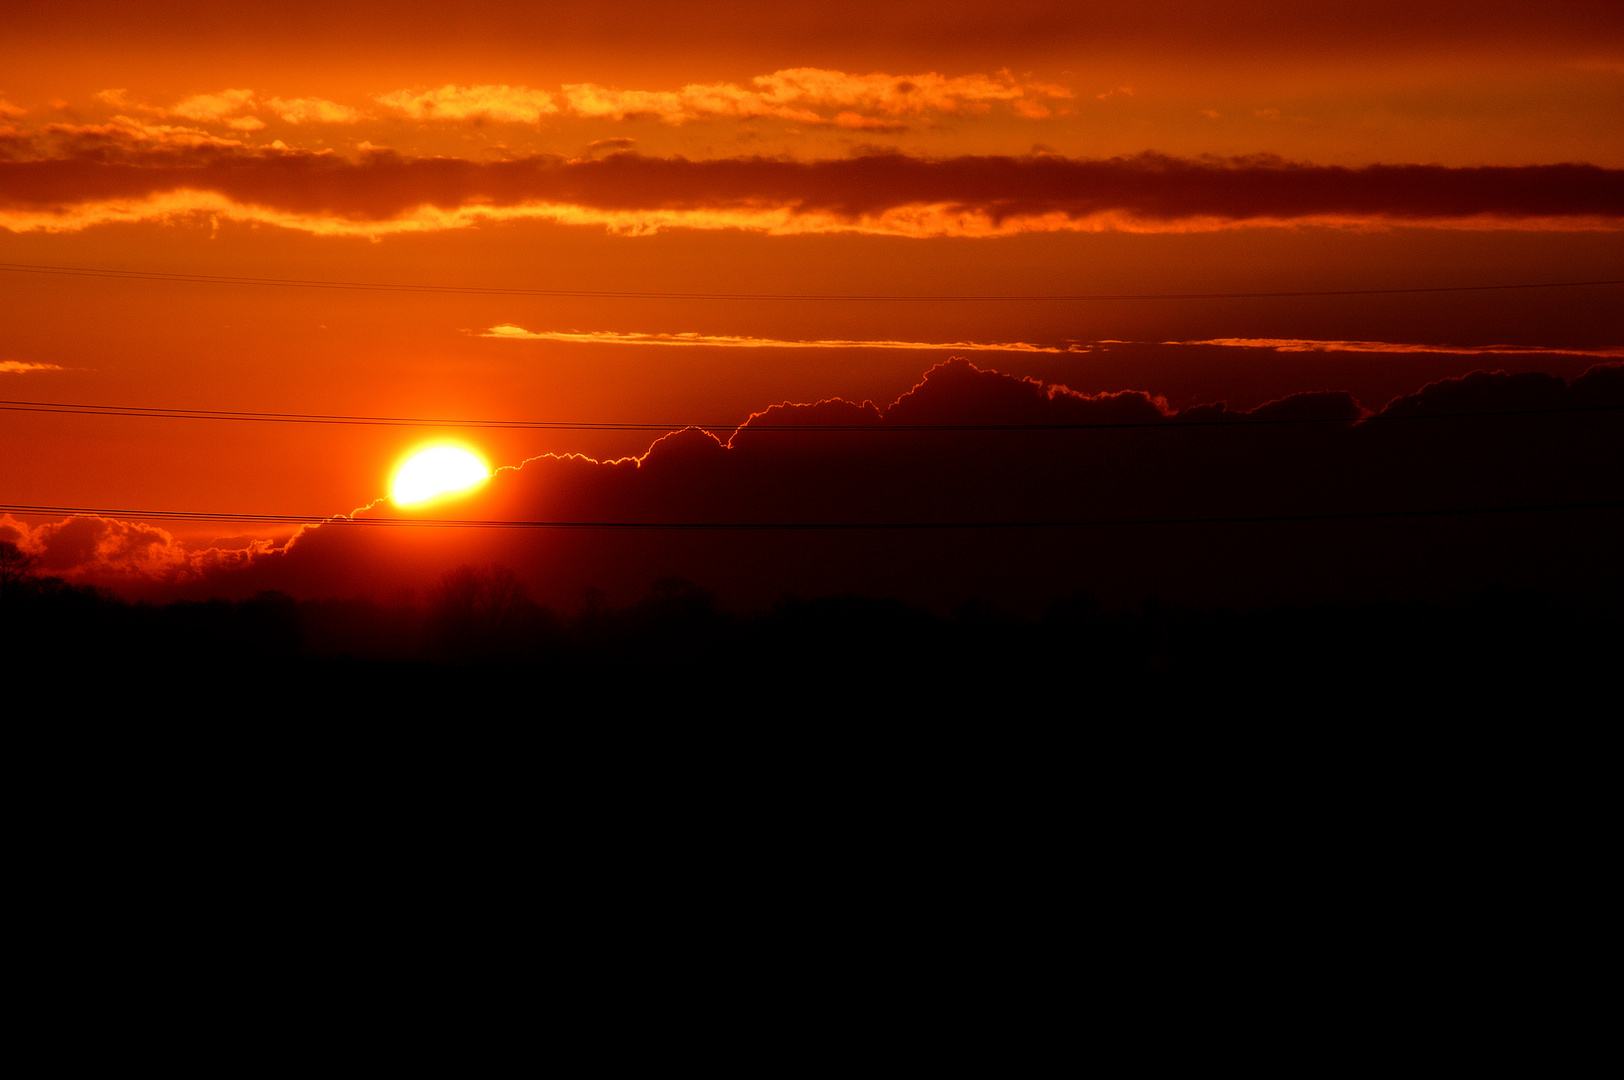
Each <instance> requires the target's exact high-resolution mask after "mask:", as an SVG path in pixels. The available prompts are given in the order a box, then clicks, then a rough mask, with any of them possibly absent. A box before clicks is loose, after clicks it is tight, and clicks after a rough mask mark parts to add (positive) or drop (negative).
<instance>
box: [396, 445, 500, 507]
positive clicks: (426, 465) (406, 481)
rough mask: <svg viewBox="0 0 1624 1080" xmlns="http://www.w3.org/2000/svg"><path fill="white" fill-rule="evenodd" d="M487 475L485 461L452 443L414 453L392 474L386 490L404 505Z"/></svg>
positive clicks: (455, 489) (454, 489)
mask: <svg viewBox="0 0 1624 1080" xmlns="http://www.w3.org/2000/svg"><path fill="white" fill-rule="evenodd" d="M489 476H490V470H489V469H487V468H486V467H485V463H484V462H483V461H481V460H479V458H477V457H475V456H474V455H473V454H470V453H469V452H468V451H466V450H464V449H462V448H460V447H456V446H434V447H430V448H429V449H427V450H424V451H422V452H421V453H418V454H415V455H414V456H413V457H412V458H411V459H410V460H409V461H407V462H406V464H404V465H402V466H401V467H400V469H399V470H398V471H397V472H396V473H395V482H394V486H393V488H392V490H391V492H390V494H391V496H393V498H394V500H395V502H396V504H397V505H400V506H408V505H411V504H412V503H420V502H423V501H424V500H426V499H432V498H433V497H434V496H436V495H441V494H444V493H445V492H448V491H461V490H463V489H464V488H470V487H473V486H474V485H475V484H477V483H479V482H480V481H482V480H484V479H486V478H487V477H489Z"/></svg>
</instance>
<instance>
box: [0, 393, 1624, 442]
mask: <svg viewBox="0 0 1624 1080" xmlns="http://www.w3.org/2000/svg"><path fill="white" fill-rule="evenodd" d="M1620 410H1624V405H1584V406H1575V407H1571V408H1561V409H1499V410H1492V411H1484V412H1462V413H1414V414H1396V415H1387V414H1376V415H1373V416H1366V417H1362V418H1361V417H1337V416H1332V417H1307V418H1304V417H1280V418H1276V417H1260V418H1257V419H1252V418H1249V416H1248V414H1245V413H1227V414H1225V417H1224V418H1223V419H1212V420H1183V419H1180V418H1179V416H1178V414H1174V415H1173V416H1170V417H1168V418H1167V419H1165V420H1144V421H1127V422H1122V423H1098V424H883V423H882V424H804V425H790V424H781V425H775V424H750V425H749V426H748V427H746V426H745V424H741V423H738V422H732V423H724V424H695V423H686V424H629V423H628V424H619V423H602V422H596V421H574V420H484V419H468V418H462V419H450V418H438V419H436V418H430V417H413V416H344V415H331V414H323V413H269V412H239V411H235V410H230V409H179V408H158V407H153V408H148V407H145V406H139V405H88V404H82V403H77V402H62V401H8V400H0V411H6V412H32V413H54V414H64V415H74V416H123V417H134V418H138V419H151V420H231V421H239V422H244V423H265V424H353V425H362V426H380V427H443V428H476V429H497V430H502V429H510V430H541V431H662V432H672V431H682V430H685V429H687V428H699V429H702V430H706V431H738V430H747V431H750V432H752V433H759V432H770V433H774V434H797V433H801V432H908V431H919V432H930V431H1084V430H1091V429H1133V428H1156V429H1165V430H1170V431H1174V430H1178V429H1180V428H1194V427H1222V428H1240V427H1255V426H1263V425H1268V426H1273V425H1279V424H1353V423H1360V424H1365V423H1371V422H1375V421H1390V420H1461V419H1472V418H1477V417H1502V416H1553V415H1564V414H1570V413H1575V414H1576V413H1593V412H1617V411H1620ZM745 423H746V424H747V423H748V421H746V422H745Z"/></svg>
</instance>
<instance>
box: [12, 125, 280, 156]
mask: <svg viewBox="0 0 1624 1080" xmlns="http://www.w3.org/2000/svg"><path fill="white" fill-rule="evenodd" d="M255 123H256V124H257V125H258V126H259V127H264V126H265V125H263V124H259V122H258V121H257V120H256V121H255ZM41 133H42V135H43V136H44V137H45V138H46V139H47V140H49V141H50V142H52V143H56V144H60V145H62V146H63V147H64V148H65V149H67V150H68V151H69V152H70V153H77V154H79V155H83V156H91V155H95V154H98V153H100V152H103V151H105V150H107V149H110V148H115V147H120V146H124V147H136V146H139V145H141V144H147V145H150V146H158V147H163V148H166V149H187V150H196V149H201V148H213V149H232V148H237V147H242V146H244V145H246V144H244V143H243V141H242V140H241V139H230V138H225V137H222V136H219V135H213V134H210V133H209V132H207V131H204V130H203V129H202V128H195V127H181V126H178V125H174V124H148V123H146V122H145V121H142V120H136V119H133V118H131V117H128V116H115V117H113V118H112V119H111V120H109V121H107V122H106V123H102V124H46V125H45V127H44V128H42V129H41Z"/></svg>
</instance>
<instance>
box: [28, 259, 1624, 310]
mask: <svg viewBox="0 0 1624 1080" xmlns="http://www.w3.org/2000/svg"><path fill="white" fill-rule="evenodd" d="M0 270H3V271H6V272H8V273H14V274H49V275H57V276H62V277H99V278H122V279H125V280H132V281H167V282H179V283H193V284H205V285H257V286H264V287H270V288H283V289H339V290H350V291H356V290H359V291H366V292H409V293H446V294H452V295H458V294H464V295H470V296H554V297H579V298H600V299H618V300H770V301H798V300H824V301H838V302H842V303H856V302H880V303H930V302H950V303H967V302H970V303H982V302H992V303H1003V302H1011V301H1033V302H1055V301H1061V302H1066V301H1082V300H1260V299H1288V298H1294V297H1297V298H1307V297H1315V296H1400V295H1414V294H1425V293H1464V292H1499V291H1505V290H1508V289H1574V288H1583V287H1591V286H1606V285H1624V278H1609V279H1605V280H1597V281H1538V282H1519V283H1516V284H1509V285H1436V286H1425V287H1419V288H1392V289H1293V290H1287V291H1281V292H1203V293H1026V294H1013V293H1005V294H952V295H943V294H925V293H891V294H867V293H740V292H660V291H651V290H638V289H526V288H506V287H496V286H475V285H436V284H401V283H390V282H381V281H331V280H322V279H316V278H269V277H247V276H240V275H228V274H187V273H171V272H167V271H155V270H112V269H104V268H97V267H89V266H52V265H45V264H39V263H0Z"/></svg>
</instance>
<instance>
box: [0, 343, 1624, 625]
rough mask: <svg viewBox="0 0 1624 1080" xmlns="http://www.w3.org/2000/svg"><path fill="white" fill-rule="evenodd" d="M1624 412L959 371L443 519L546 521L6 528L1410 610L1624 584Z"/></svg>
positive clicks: (1533, 383) (351, 573) (762, 600)
mask: <svg viewBox="0 0 1624 1080" xmlns="http://www.w3.org/2000/svg"><path fill="white" fill-rule="evenodd" d="M1621 425H1624V365H1621V364H1618V363H1608V364H1602V365H1598V366H1596V367H1593V368H1591V369H1590V370H1589V371H1588V372H1586V373H1585V374H1584V375H1583V376H1581V377H1579V378H1577V379H1575V380H1573V381H1572V382H1571V383H1569V382H1566V381H1564V380H1562V379H1559V378H1556V377H1554V376H1549V375H1539V374H1520V375H1508V374H1506V373H1503V372H1477V373H1474V374H1472V375H1469V376H1466V377H1464V378H1458V379H1449V380H1444V381H1442V382H1438V383H1434V384H1431V385H1429V386H1427V387H1424V388H1422V389H1421V390H1418V391H1416V392H1415V393H1412V394H1409V395H1406V396H1404V397H1402V398H1399V399H1397V400H1395V401H1393V402H1391V403H1389V404H1388V405H1387V406H1386V407H1385V408H1384V409H1383V410H1382V411H1380V412H1379V413H1375V414H1371V413H1369V412H1368V411H1367V410H1365V409H1363V408H1361V407H1360V405H1359V403H1358V402H1356V401H1355V400H1354V399H1353V398H1352V397H1351V396H1350V395H1348V394H1346V393H1339V392H1329V391H1327V392H1321V393H1310V394H1296V395H1292V396H1290V397H1287V398H1283V399H1280V400H1277V401H1274V402H1270V403H1268V404H1266V405H1263V406H1261V407H1260V408H1258V409H1255V410H1252V411H1250V412H1244V413H1242V412H1235V411H1232V410H1229V409H1227V408H1226V407H1225V406H1223V405H1221V404H1217V405H1204V406H1197V407H1193V408H1189V409H1184V410H1182V411H1177V412H1175V411H1172V410H1169V409H1168V408H1167V407H1166V405H1165V403H1163V402H1161V401H1160V400H1159V399H1154V398H1152V397H1150V396H1148V395H1146V394H1143V393H1137V392H1125V393H1116V394H1101V395H1094V396H1088V395H1083V394H1077V393H1074V392H1072V391H1070V390H1068V389H1066V388H1065V387H1061V386H1056V385H1052V384H1044V383H1042V382H1039V381H1036V380H1032V379H1019V378H1014V377H1011V376H1007V375H1002V374H999V373H997V372H993V371H986V370H982V369H979V368H977V367H976V366H974V365H973V364H970V363H969V362H967V361H964V360H958V359H956V360H952V361H949V362H947V363H944V364H941V365H938V366H937V367H935V368H932V369H931V370H930V371H929V372H928V373H927V374H926V376H925V378H924V379H923V380H922V381H921V382H920V384H919V385H918V386H916V387H914V388H913V389H912V390H911V391H909V392H908V393H906V394H904V395H903V396H902V397H900V398H899V399H898V400H896V401H894V402H892V403H890V404H889V405H887V406H884V407H880V406H878V405H876V404H874V403H873V402H861V403H858V402H850V401H843V400H838V399H835V400H829V401H823V402H818V403H815V404H785V405H781V406H776V407H774V408H771V409H767V410H765V411H764V412H761V413H758V414H756V415H755V416H753V417H751V418H750V420H749V421H748V422H747V423H745V424H744V425H742V426H741V427H739V428H738V429H737V430H735V431H733V432H720V433H712V432H706V431H700V430H697V429H688V430H685V431H680V432H674V433H672V434H670V435H668V436H666V437H664V438H662V439H660V440H659V441H657V442H656V443H655V444H654V445H653V446H652V447H651V448H650V449H649V450H648V452H647V453H645V454H644V455H642V456H641V457H637V458H628V459H623V460H618V461H608V462H600V461H594V460H592V459H589V458H585V457H580V456H552V455H549V456H544V457H539V458H534V459H531V460H529V461H526V462H524V463H523V464H522V465H521V466H518V467H512V468H503V469H500V470H498V471H497V472H496V474H495V475H494V476H493V477H492V479H491V481H490V482H489V483H488V484H487V485H486V486H485V487H484V488H483V489H482V490H481V491H480V492H478V493H477V494H475V495H471V496H469V497H467V498H465V499H461V500H457V501H455V502H448V503H443V504H440V505H438V506H435V507H432V508H430V509H428V510H425V511H423V512H422V514H423V516H426V517H433V518H456V519H475V520H482V521H502V522H513V523H523V525H524V527H515V528H477V529H468V528H410V527H408V528H378V527H374V526H367V525H364V524H342V523H328V524H323V525H321V526H313V527H307V528H304V529H303V530H301V531H300V532H299V533H298V534H297V535H296V536H295V537H294V538H293V539H292V540H291V541H290V542H287V543H286V544H284V545H281V546H272V545H271V544H270V543H268V542H266V543H261V544H259V545H254V546H250V547H249V548H247V549H245V550H236V551H229V552H227V551H215V550H211V551H206V552H193V553H187V552H185V551H183V550H182V549H181V548H180V546H179V545H178V544H175V543H174V542H173V540H172V538H168V537H167V534H164V533H163V532H162V530H159V529H155V528H153V527H152V526H146V525H137V524H134V523H129V522H112V521H107V520H104V519H87V518H77V519H73V520H71V521H69V522H64V523H60V524H55V525H42V526H26V525H21V524H20V523H17V522H12V521H6V522H3V523H0V539H9V540H12V542H15V543H18V544H19V546H20V547H22V548H24V549H25V550H28V551H32V552H35V553H38V554H40V556H41V557H42V559H44V560H45V565H46V569H48V570H51V571H53V572H57V573H63V574H66V575H68V576H70V577H73V578H75V579H77V580H84V581H95V582H105V583H108V584H111V585H114V586H118V587H123V588H125V589H127V590H129V589H131V588H132V587H133V586H134V585H135V584H136V583H139V582H146V583H148V585H151V584H152V583H161V584H162V585H163V587H164V588H165V589H167V590H168V594H169V595H196V596H201V595H212V594H220V595H231V596H248V595H253V594H254V593H256V592H258V591H260V590H263V589H273V588H274V589H281V590H284V591H286V592H289V593H292V594H294V595H296V596H330V595H354V594H356V593H371V594H373V595H376V596H387V595H391V594H392V593H394V592H396V591H398V590H400V589H403V588H415V589H420V590H421V589H426V588H429V587H431V586H432V584H433V583H434V582H436V581H438V580H440V579H441V577H442V576H443V575H444V574H445V573H446V572H447V571H448V570H451V569H453V568H455V567H457V566H460V565H465V564H473V565H499V566H504V567H509V568H511V569H512V570H513V571H515V572H516V573H517V574H518V575H519V576H520V577H521V578H522V579H523V580H524V581H525V582H526V584H527V586H528V587H529V589H530V590H531V593H532V595H534V596H535V597H537V598H538V599H540V600H543V601H545V602H547V603H552V604H555V605H559V606H562V607H566V608H568V607H570V606H571V605H573V604H575V603H576V602H577V601H578V599H579V597H580V596H581V595H582V592H583V590H586V589H600V590H602V591H603V593H604V594H605V595H607V596H608V597H609V598H610V599H611V600H612V601H613V602H617V603H623V602H628V601H629V600H630V599H632V598H635V597H637V596H641V595H642V594H643V593H644V592H645V591H646V589H647V588H648V585H649V583H650V582H651V581H656V580H660V579H663V578H667V577H672V576H677V577H682V578H686V579H690V580H694V581H698V582H700V583H702V584H703V585H705V586H706V587H709V588H712V589H714V590H716V592H717V593H718V594H719V595H720V596H721V597H722V598H723V600H724V601H725V602H727V603H729V604H732V605H735V606H741V607H759V606H762V605H765V604H770V603H772V602H773V601H774V600H776V599H777V598H778V597H779V596H781V595H783V594H785V593H798V594H801V595H839V594H842V593H848V592H849V593H862V594H868V595H874V596H893V597H897V598H900V599H904V600H907V601H910V602H914V603H921V604H926V605H930V606H933V607H937V608H940V607H942V606H943V605H948V604H952V603H956V602H959V601H962V600H964V599H967V598H970V597H975V596H980V597H983V598H986V599H989V600H992V601H994V602H996V603H999V604H1004V605H1012V606H1016V607H1020V606H1026V607H1035V606H1041V605H1042V604H1044V603H1047V602H1048V601H1049V600H1050V599H1052V598H1053V597H1054V596H1057V595H1064V594H1067V593H1070V592H1074V591H1083V592H1089V593H1092V594H1095V595H1099V596H1102V597H1106V598H1113V597H1115V598H1135V597H1139V598H1142V597H1144V596H1149V595H1159V596H1163V597H1167V598H1178V599H1181V600H1188V601H1192V602H1209V601H1210V602H1215V603H1219V602H1222V603H1241V604H1246V603H1271V602H1272V603H1279V602H1301V603H1317V602H1330V601H1337V602H1348V601H1363V600H1370V601H1390V600H1406V599H1438V598H1448V597H1451V596H1458V595H1460V594H1461V593H1462V592H1469V591H1471V590H1473V589H1477V588H1481V587H1484V586H1486V585H1509V586H1516V587H1527V588H1541V589H1550V590H1555V591H1558V592H1561V593H1563V594H1565V595H1568V596H1570V597H1578V598H1581V599H1594V600H1596V602H1601V601H1602V600H1603V599H1605V598H1606V597H1610V596H1611V597H1615V598H1616V597H1617V596H1618V594H1619V591H1620V573H1621V572H1620V567H1619V562H1618V560H1617V558H1616V553H1617V550H1618V546H1619V542H1620V541H1621V540H1624V509H1621V507H1620V502H1621V500H1624V485H1621V484H1620V482H1619V479H1618V478H1619V477H1620V476H1624V438H1621V437H1620V433H1621ZM359 516H361V517H369V516H370V517H401V516H405V512H403V511H400V510H398V509H395V508H393V507H390V506H388V505H387V504H384V505H379V506H377V507H376V508H374V509H372V510H370V511H366V512H363V513H362V514H360V515H359ZM542 523H577V524H583V523H599V524H619V525H639V526H662V527H640V528H622V529H605V528H591V527H586V528H571V529H557V528H541V527H534V526H536V525H539V524H542ZM712 526H747V527H745V528H715V527H712ZM819 526H839V527H838V528H820V527H819ZM897 526H907V527H897Z"/></svg>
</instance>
